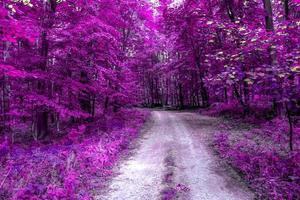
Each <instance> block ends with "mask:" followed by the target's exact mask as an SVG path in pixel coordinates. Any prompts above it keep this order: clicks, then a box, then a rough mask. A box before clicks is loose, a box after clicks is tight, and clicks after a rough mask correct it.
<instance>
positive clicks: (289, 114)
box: [285, 102, 294, 151]
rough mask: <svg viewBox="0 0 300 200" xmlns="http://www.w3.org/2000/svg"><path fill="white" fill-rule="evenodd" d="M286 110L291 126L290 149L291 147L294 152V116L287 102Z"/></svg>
mask: <svg viewBox="0 0 300 200" xmlns="http://www.w3.org/2000/svg"><path fill="white" fill-rule="evenodd" d="M285 109H286V114H287V117H288V121H289V126H290V129H289V147H290V150H291V151H293V149H294V148H293V120H292V116H291V111H290V109H289V107H288V103H287V102H285Z"/></svg>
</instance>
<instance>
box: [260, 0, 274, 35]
mask: <svg viewBox="0 0 300 200" xmlns="http://www.w3.org/2000/svg"><path fill="white" fill-rule="evenodd" d="M263 3H264V8H265V12H266V17H265V19H266V29H267V31H273V30H274V22H273V11H272V3H271V0H263Z"/></svg>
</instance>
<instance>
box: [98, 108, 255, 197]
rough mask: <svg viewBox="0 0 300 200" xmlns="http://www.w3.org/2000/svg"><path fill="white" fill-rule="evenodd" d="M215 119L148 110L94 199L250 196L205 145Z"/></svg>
mask: <svg viewBox="0 0 300 200" xmlns="http://www.w3.org/2000/svg"><path fill="white" fill-rule="evenodd" d="M216 123H217V121H216V119H214V118H210V117H206V116H201V115H199V114H197V113H192V112H174V111H152V118H151V120H150V122H149V123H148V128H146V129H145V130H144V133H143V134H142V137H141V138H140V139H139V141H138V145H137V148H136V149H135V150H134V153H132V155H131V156H129V157H128V158H126V159H124V160H122V161H121V162H120V163H119V166H118V167H116V169H115V173H116V174H117V175H116V176H115V177H113V178H112V180H111V182H110V183H109V186H108V187H107V189H105V191H103V192H102V194H101V195H98V196H97V197H96V198H95V199H99V200H170V199H180V200H248V199H249V200H250V199H254V195H253V194H252V192H250V191H249V190H248V189H247V187H246V186H245V184H243V183H242V181H241V180H239V177H238V176H237V175H236V174H235V173H234V172H233V170H231V169H230V167H228V166H226V165H225V164H224V163H222V162H220V160H219V158H218V157H217V156H216V155H214V154H213V152H212V150H211V148H210V147H209V146H208V143H209V142H208V141H209V138H210V137H211V134H212V133H213V132H215V131H217V130H216V128H215V127H216V126H215V124H216Z"/></svg>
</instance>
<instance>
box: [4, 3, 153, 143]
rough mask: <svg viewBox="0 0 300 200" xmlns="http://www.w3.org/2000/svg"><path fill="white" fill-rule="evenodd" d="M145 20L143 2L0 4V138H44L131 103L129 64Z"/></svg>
mask: <svg viewBox="0 0 300 200" xmlns="http://www.w3.org/2000/svg"><path fill="white" fill-rule="evenodd" d="M151 13H152V10H151V9H150V7H149V4H148V3H147V2H143V1H118V2H114V1H108V0H103V1H102V0H99V1H86V0H78V1H55V0H49V1H39V0H36V1H33V0H31V1H30V0H28V1H25V0H24V1H10V0H7V1H1V7H0V14H1V15H0V17H1V18H0V20H1V21H0V22H1V23H0V30H1V32H0V33H1V40H0V42H1V51H0V53H1V55H0V57H1V60H0V69H1V100H0V101H1V102H0V104H1V125H0V126H1V133H2V134H6V135H7V136H8V135H9V140H10V142H11V143H13V142H14V140H15V139H16V137H18V135H23V136H24V135H28V136H33V138H34V139H35V140H38V139H43V138H45V137H47V136H48V135H49V134H50V133H51V134H52V135H53V134H57V133H63V132H65V130H64V129H67V128H68V127H70V126H72V125H74V124H78V123H81V122H84V121H93V120H94V119H95V118H99V117H105V115H106V114H107V113H110V112H117V111H118V110H119V109H120V108H121V107H126V106H128V105H132V104H135V103H137V102H138V100H139V99H138V98H136V96H135V94H136V93H137V91H138V89H139V87H138V86H137V83H136V78H135V72H134V71H133V70H132V68H131V67H130V65H129V64H128V63H129V62H131V60H132V57H133V55H134V54H135V53H136V51H137V49H138V48H139V46H140V44H141V43H143V42H144V39H145V35H147V30H148V29H149V28H151V22H152V14H151ZM143 34H144V35H143ZM136 86H137V87H136Z"/></svg>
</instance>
